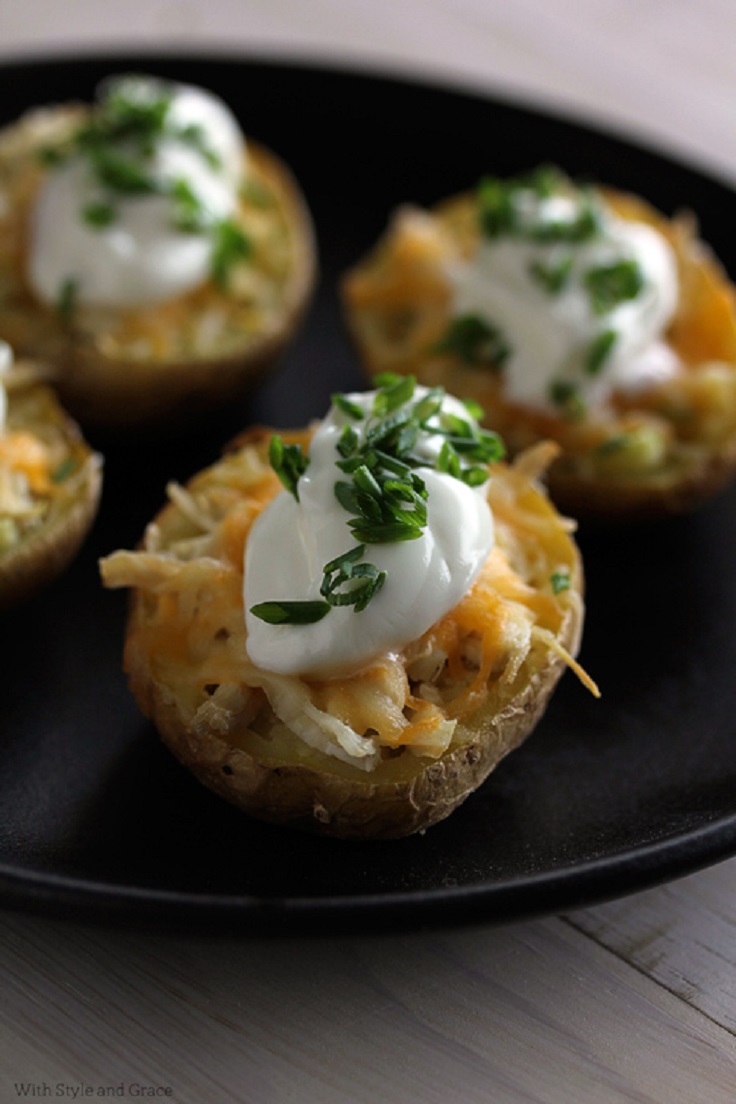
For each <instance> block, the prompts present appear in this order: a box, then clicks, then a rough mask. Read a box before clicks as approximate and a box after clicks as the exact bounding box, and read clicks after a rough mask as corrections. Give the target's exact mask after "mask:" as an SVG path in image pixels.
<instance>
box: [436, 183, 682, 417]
mask: <svg viewBox="0 0 736 1104" xmlns="http://www.w3.org/2000/svg"><path fill="white" fill-rule="evenodd" d="M505 203H507V204H508V205H509V206H507V207H506V211H507V212H508V211H509V210H511V211H513V215H512V216H511V218H509V217H508V215H506V224H505V225H504V221H503V217H502V218H501V220H500V221H501V224H500V226H499V227H498V229H497V230H496V231H494V232H492V233H491V234H488V235H484V237H483V239H482V241H481V244H480V246H479V247H478V249H477V251H476V253H475V255H474V256H473V257H472V258H471V259H470V260H468V261H467V262H464V263H461V264H459V265H457V266H456V268H455V269H454V271H453V283H454V293H453V294H454V299H453V307H452V311H453V315H454V316H456V317H464V316H468V315H469V316H475V317H476V318H479V319H481V320H482V321H483V323H485V324H486V325H487V326H488V327H490V328H491V331H492V332H493V334H494V340H496V341H498V342H500V343H501V346H502V348H503V350H504V359H503V363H502V371H503V379H504V393H505V396H506V397H507V399H509V400H510V401H511V402H516V403H521V404H524V405H527V406H531V407H534V408H537V409H539V410H542V411H545V412H551V413H552V412H557V413H559V410H560V407H561V406H562V407H564V404H565V402H566V401H567V400H569V398H570V397H571V396H572V395H574V396H575V398H576V401H578V402H579V403H582V404H583V406H584V407H585V408H586V409H587V408H590V407H594V406H599V405H601V404H603V403H605V401H606V400H607V399H608V397H609V396H610V394H611V392H612V391H613V390H625V391H635V390H640V389H643V388H646V387H649V386H651V385H654V384H657V383H659V382H662V381H664V380H665V379H667V378H669V377H670V376H671V375H673V374H674V373H675V372H676V371H677V370H678V366H679V362H678V359H677V357H676V355H675V353H674V352H673V351H672V350H671V348H670V347H669V346H668V345H667V344H666V343H665V341H664V340H663V339H662V334H663V332H664V331H665V330H666V328H667V326H668V324H669V322H670V320H671V319H672V316H673V314H674V312H675V309H676V306H677V299H678V278H677V264H676V260H675V257H674V254H673V251H672V249H671V247H670V245H669V243H668V242H667V241H665V239H664V238H663V237H662V235H661V234H659V233H658V232H657V231H656V230H655V229H654V228H652V227H650V226H648V225H645V224H643V223H640V222H639V223H637V222H632V221H630V220H626V219H623V218H620V217H618V216H616V215H615V214H614V213H613V212H612V211H611V210H610V209H609V208H607V207H605V206H604V205H603V204H602V203H600V202H595V201H594V200H593V199H592V197H589V196H587V195H586V194H585V193H583V192H582V191H579V190H576V189H574V187H573V186H571V185H570V184H569V182H566V186H564V187H562V188H560V190H557V191H552V192H551V194H550V193H549V192H548V190H547V189H543V188H535V187H534V186H533V184H530V185H529V186H521V187H508V188H507V191H506V195H505ZM586 218H588V219H590V222H589V224H586V222H584V221H583V220H584V219H586ZM552 227H557V228H561V229H560V231H559V233H556V232H555V231H554V230H551V229H550V228H552Z"/></svg>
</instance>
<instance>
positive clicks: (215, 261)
mask: <svg viewBox="0 0 736 1104" xmlns="http://www.w3.org/2000/svg"><path fill="white" fill-rule="evenodd" d="M250 253H251V244H250V241H249V239H248V237H247V236H246V234H244V233H243V231H242V230H241V229H240V227H239V226H238V225H237V224H236V223H235V222H233V221H232V220H231V219H223V220H222V221H221V222H218V223H217V224H216V225H215V228H214V232H213V244H212V278H213V279H214V281H215V283H216V284H217V285H218V287H220V288H226V287H227V286H228V283H229V281H230V274H231V272H232V269H233V266H234V265H236V264H237V262H238V261H243V260H246V259H247V258H248V257H249V256H250Z"/></svg>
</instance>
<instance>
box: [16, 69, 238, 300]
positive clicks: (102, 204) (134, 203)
mask: <svg viewBox="0 0 736 1104" xmlns="http://www.w3.org/2000/svg"><path fill="white" fill-rule="evenodd" d="M121 104H122V111H123V112H127V117H128V118H129V119H132V123H131V124H130V125H129V126H128V127H127V129H126V127H125V126H120V127H117V129H115V126H114V124H115V112H116V111H117V112H118V116H117V118H118V119H119V112H120V111H121ZM136 117H137V120H138V123H137V124H136V121H135V120H136ZM111 119H112V121H113V126H112V127H111V126H110V120H111ZM95 121H97V122H98V123H99V126H100V133H101V135H102V137H101V138H100V139H99V140H98V141H93V142H92V143H90V142H89V141H87V142H84V141H82V142H79V141H78V142H77V143H76V144H75V146H74V148H73V149H72V151H71V153H70V154H69V155H68V156H65V157H62V159H61V160H60V162H59V164H57V165H54V166H53V167H52V168H50V170H49V172H48V173H47V175H46V178H45V180H44V183H43V185H42V187H41V190H40V193H39V195H38V198H37V201H36V204H35V208H34V211H33V218H32V225H31V241H30V250H29V257H28V272H27V275H28V280H29V283H30V286H31V288H32V290H33V292H34V293H35V294H36V295H37V296H38V298H39V299H41V300H42V301H43V302H45V303H48V304H50V305H57V304H59V302H60V301H61V299H62V297H63V296H64V294H65V289H68V288H70V287H71V288H73V295H74V301H75V302H78V303H81V304H90V305H100V306H110V307H121V308H122V307H131V306H137V305H140V304H144V303H148V302H158V301H161V300H163V299H167V298H170V297H172V296H176V295H179V294H182V293H184V292H186V291H189V290H190V289H192V288H194V287H197V286H198V285H199V284H201V283H203V282H204V281H205V280H206V279H207V278H208V275H209V273H210V267H211V258H212V248H213V245H212V233H211V229H210V228H211V227H212V226H213V225H215V224H216V223H217V222H218V221H222V220H224V219H227V218H229V217H230V216H231V215H232V213H233V212H234V210H235V208H236V205H237V198H238V188H239V183H240V182H241V180H242V177H243V171H244V165H245V144H244V139H243V135H242V133H241V131H240V128H239V126H238V123H237V121H236V119H235V117H234V116H233V114H232V113H231V112H230V110H229V108H228V107H227V106H226V105H225V104H224V103H223V102H222V101H221V100H220V99H219V98H218V97H216V96H214V95H213V94H212V93H210V92H208V91H205V90H204V89H200V88H196V87H194V86H191V85H182V84H175V83H168V82H164V81H161V80H158V79H155V78H153V77H144V76H140V77H139V76H129V77H122V78H115V79H111V80H109V81H106V82H105V83H104V84H103V85H102V86H101V88H100V93H99V103H98V104H97V105H96V106H95V108H93V114H92V125H93V126H94V125H95ZM106 121H107V123H106ZM106 126H107V131H106V130H105V127H106ZM136 174H138V176H139V177H140V178H141V179H144V180H145V182H146V183H145V184H143V185H139V186H138V188H136V183H135V176H136ZM193 206H196V209H197V218H198V219H199V220H200V222H201V229H199V230H198V229H194V228H193V227H192V225H191V224H190V225H189V226H188V227H187V228H186V229H182V228H181V226H182V215H187V214H189V215H190V216H191V214H192V209H193ZM190 221H191V220H190Z"/></svg>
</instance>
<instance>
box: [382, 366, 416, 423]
mask: <svg viewBox="0 0 736 1104" xmlns="http://www.w3.org/2000/svg"><path fill="white" fill-rule="evenodd" d="M416 382H417V381H416V379H415V378H414V376H399V377H398V378H397V379H394V380H391V381H390V382H387V383H385V384H384V385H383V386H382V387H380V388H379V390H378V391H377V392H376V395H375V398H374V399H373V415H374V417H377V418H382V417H385V416H386V415H387V414H392V413H393V411H394V410H397V409H398V408H399V407H400V406H403V405H404V403H407V402H409V400H410V399H411V398H412V396H413V395H414V389H415V387H416Z"/></svg>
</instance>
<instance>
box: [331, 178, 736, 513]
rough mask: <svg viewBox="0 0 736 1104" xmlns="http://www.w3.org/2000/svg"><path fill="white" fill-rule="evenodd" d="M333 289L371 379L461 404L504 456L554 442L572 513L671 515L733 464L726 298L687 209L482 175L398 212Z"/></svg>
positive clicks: (558, 490) (729, 297) (557, 472)
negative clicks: (411, 384) (497, 437)
mask: <svg viewBox="0 0 736 1104" xmlns="http://www.w3.org/2000/svg"><path fill="white" fill-rule="evenodd" d="M642 251H643V252H642ZM647 251H648V253H647ZM342 296H343V303H344V310H345V318H346V322H347V325H348V327H349V330H350V332H351V334H352V337H353V338H354V340H355V343H356V346H357V348H358V350H359V353H360V355H361V357H362V360H363V362H364V364H365V366H366V368H367V371H368V372H369V373H370V375H375V374H376V373H377V372H383V371H394V372H402V373H412V374H414V375H415V376H416V377H417V378H418V379H420V380H421V381H423V382H424V383H426V384H429V385H430V386H432V385H435V384H442V385H444V386H446V387H447V388H448V389H450V390H451V391H453V393H455V394H457V395H459V396H461V397H472V398H474V399H476V400H477V401H478V402H479V403H480V404H481V405H482V407H483V408H484V410H485V412H486V419H487V424H488V425H490V426H493V427H494V428H495V429H497V430H498V431H499V433H501V434H502V436H503V438H504V440H505V441H506V443H507V446H508V448H509V450H510V452H511V453H512V454H513V453H517V452H519V451H520V450H523V449H525V448H528V447H529V445H530V444H532V443H534V442H535V441H538V440H555V441H557V442H558V444H559V445H560V446H561V451H560V455H559V457H558V458H557V459H556V460H555V462H554V463H553V464H552V466H551V468H550V471H549V473H548V482H549V487H550V490H551V493H552V496H553V498H554V499H555V501H556V502H557V503H558V505H559V506H560V508H561V509H563V510H564V511H566V512H568V513H570V514H571V515H572V516H576V517H581V518H582V517H594V518H597V519H603V520H610V519H622V520H632V519H638V518H643V519H653V518H657V517H662V516H666V515H670V514H677V513H682V512H686V511H689V510H691V509H693V508H694V507H695V506H697V505H698V504H699V503H701V502H702V501H703V500H705V499H707V498H709V497H710V496H712V495H713V494H715V493H716V492H717V491H719V490H720V489H721V488H722V487H723V486H724V485H725V484H726V483H727V482H729V481H730V480H731V479H732V477H733V475H734V471H736V299H735V297H734V289H733V286H732V284H731V282H730V281H729V279H728V277H727V275H726V273H725V272H724V270H723V268H722V267H721V265H720V264H719V262H718V261H717V259H716V258H715V257H714V256H713V255H712V253H711V252H710V250H709V249H708V248H707V247H706V246H705V245H704V244H703V243H702V242H701V241H700V240H699V239H698V236H697V229H696V226H695V223H694V220H693V218H692V217H691V216H689V215H682V216H678V217H676V218H674V219H673V220H669V219H667V218H665V217H664V216H663V215H662V214H660V213H659V212H658V211H656V210H654V209H653V208H652V207H651V206H650V205H649V204H648V203H647V202H645V201H644V200H642V199H640V198H638V197H637V196H634V195H630V194H624V193H621V192H616V191H613V190H611V189H608V188H602V187H583V186H578V185H577V184H574V183H573V182H571V181H570V180H568V179H567V178H566V177H565V176H564V175H563V174H562V173H560V172H559V171H557V170H549V169H546V168H544V169H541V170H538V171H536V172H535V173H532V174H530V175H529V176H528V177H521V178H515V179H512V180H510V181H499V180H495V179H492V178H488V179H485V180H483V181H481V182H480V184H479V185H478V187H477V189H476V190H475V191H474V192H468V193H464V194H461V195H458V196H454V197H452V198H450V199H447V200H446V201H443V202H441V203H439V204H438V205H437V206H436V207H434V208H433V209H432V210H431V211H425V210H420V209H418V208H415V207H409V206H406V207H403V208H401V209H399V210H397V212H396V213H395V215H394V217H393V220H392V221H391V223H390V225H389V227H388V229H387V230H386V232H385V234H384V236H383V237H382V239H381V240H380V241H379V242H378V243H377V244H376V246H374V248H373V249H372V250H371V251H370V252H369V253H368V254H367V255H366V256H365V257H364V258H363V259H361V260H360V261H359V262H358V263H357V264H356V265H355V266H354V267H353V268H352V269H351V270H350V271H349V272H348V273H347V274H346V275H345V277H344V279H343V282H342ZM637 312H638V313H637ZM555 358H556V359H555ZM545 373H546V374H545Z"/></svg>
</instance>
